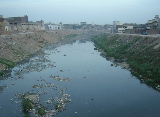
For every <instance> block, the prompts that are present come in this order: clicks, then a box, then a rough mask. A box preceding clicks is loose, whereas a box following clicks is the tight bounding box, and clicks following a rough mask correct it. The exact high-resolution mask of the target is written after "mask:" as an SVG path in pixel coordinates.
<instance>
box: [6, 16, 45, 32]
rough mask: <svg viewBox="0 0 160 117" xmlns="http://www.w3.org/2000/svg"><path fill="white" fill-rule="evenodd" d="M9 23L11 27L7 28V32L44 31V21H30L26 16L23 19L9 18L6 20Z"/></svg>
mask: <svg viewBox="0 0 160 117" xmlns="http://www.w3.org/2000/svg"><path fill="white" fill-rule="evenodd" d="M4 20H5V21H6V22H5V24H7V22H9V25H10V27H9V26H8V27H7V26H6V27H5V29H6V30H10V29H11V30H12V31H14V30H15V31H24V30H44V29H45V28H44V21H43V20H41V21H36V22H32V21H28V16H27V15H25V16H23V17H9V18H4Z"/></svg>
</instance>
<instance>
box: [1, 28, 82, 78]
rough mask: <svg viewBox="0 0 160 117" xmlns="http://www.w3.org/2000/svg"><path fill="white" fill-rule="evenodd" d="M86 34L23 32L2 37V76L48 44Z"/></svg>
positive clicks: (68, 31) (72, 31)
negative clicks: (5, 71) (8, 69)
mask: <svg viewBox="0 0 160 117" xmlns="http://www.w3.org/2000/svg"><path fill="white" fill-rule="evenodd" d="M83 33H85V32H84V31H83V30H82V31H76V30H56V31H38V32H21V33H14V34H13V33H12V34H6V35H0V76H1V75H4V72H3V70H5V69H7V68H12V67H14V66H15V65H16V63H17V62H20V61H22V60H24V59H25V58H27V57H29V56H30V55H32V54H35V53H37V52H38V51H39V50H41V49H42V48H43V47H44V46H45V45H46V44H48V43H56V42H59V41H62V40H63V39H65V38H67V37H75V36H76V35H78V34H83Z"/></svg>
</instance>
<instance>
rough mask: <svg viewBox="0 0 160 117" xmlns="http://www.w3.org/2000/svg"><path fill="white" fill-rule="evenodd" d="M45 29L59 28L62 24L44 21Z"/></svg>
mask: <svg viewBox="0 0 160 117" xmlns="http://www.w3.org/2000/svg"><path fill="white" fill-rule="evenodd" d="M45 29H48V30H59V29H62V24H61V23H60V24H53V23H51V22H50V23H46V24H45Z"/></svg>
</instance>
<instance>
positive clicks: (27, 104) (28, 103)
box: [22, 99, 33, 113]
mask: <svg viewBox="0 0 160 117" xmlns="http://www.w3.org/2000/svg"><path fill="white" fill-rule="evenodd" d="M32 108H33V107H32V101H31V100H29V99H23V100H22V109H23V111H24V112H27V113H28V112H29V111H30V110H31V109H32Z"/></svg>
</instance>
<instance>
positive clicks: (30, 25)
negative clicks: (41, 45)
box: [21, 20, 45, 30]
mask: <svg viewBox="0 0 160 117" xmlns="http://www.w3.org/2000/svg"><path fill="white" fill-rule="evenodd" d="M21 26H22V27H21V29H22V30H44V29H45V27H44V21H43V20H41V21H36V22H32V21H28V22H27V23H21Z"/></svg>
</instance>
